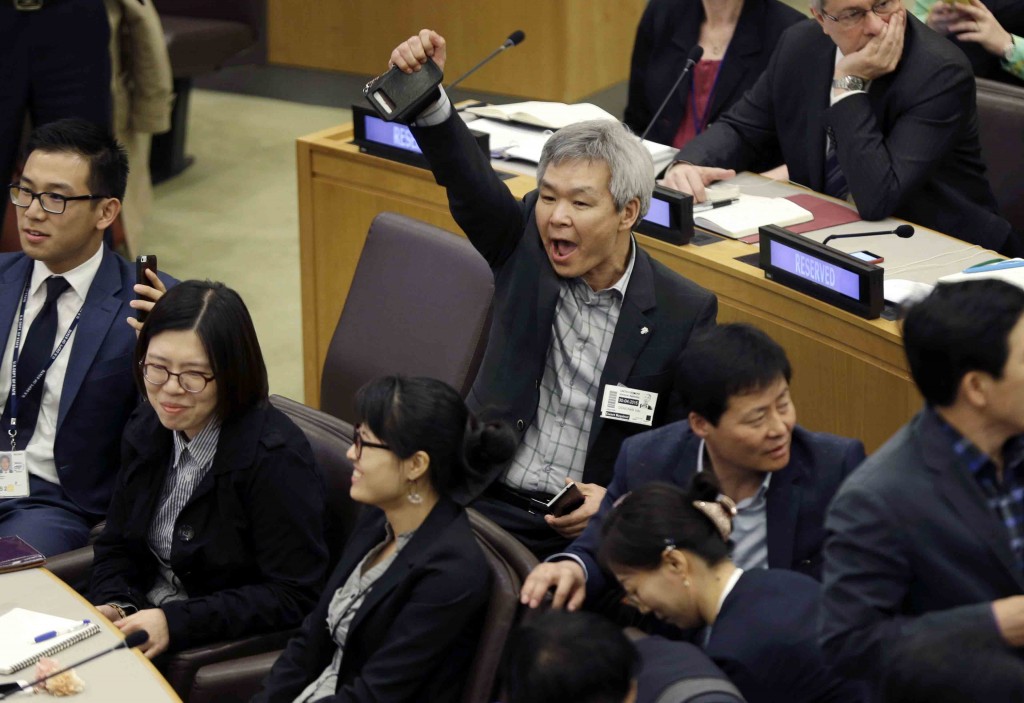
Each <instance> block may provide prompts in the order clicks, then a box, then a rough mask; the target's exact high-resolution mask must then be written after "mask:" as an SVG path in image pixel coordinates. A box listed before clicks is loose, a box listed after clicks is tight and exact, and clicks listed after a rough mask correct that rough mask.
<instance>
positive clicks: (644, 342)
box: [413, 113, 718, 494]
mask: <svg viewBox="0 0 1024 703" xmlns="http://www.w3.org/2000/svg"><path fill="white" fill-rule="evenodd" d="M413 133H414V135H415V137H416V141H417V142H418V143H419V145H420V147H421V148H422V149H423V153H424V155H425V156H426V157H427V159H428V160H429V162H430V165H431V168H432V169H433V172H434V176H435V178H436V179H437V182H438V183H439V184H440V185H442V186H444V187H445V188H446V189H447V190H448V202H449V205H450V207H451V211H452V215H453V216H454V217H455V221H456V222H458V223H459V226H460V227H462V229H463V231H465V232H466V234H467V236H468V237H469V239H470V241H471V242H472V243H473V246H475V247H476V249H477V250H478V251H479V252H480V253H481V254H482V255H483V257H484V258H485V259H487V261H488V263H489V264H490V266H491V269H492V270H493V271H494V308H493V313H492V321H491V329H490V332H489V335H488V338H487V348H486V350H485V351H484V357H483V360H482V361H481V363H480V370H479V372H478V373H477V377H476V380H475V381H474V383H473V386H472V388H471V389H470V392H469V397H468V398H467V401H466V402H467V404H468V405H469V406H470V408H471V409H472V410H473V412H475V413H477V414H478V415H481V416H482V417H483V418H485V419H487V420H504V421H505V422H508V423H509V424H510V425H511V426H512V427H514V428H515V430H516V431H517V432H518V435H519V438H520V439H522V436H523V435H524V434H525V433H526V429H527V428H528V427H529V425H530V423H531V422H533V417H534V415H535V413H536V412H537V404H538V402H539V400H540V380H541V376H543V374H544V362H545V360H546V358H547V353H548V347H549V346H550V345H551V325H552V321H553V319H554V314H555V306H556V304H557V303H558V296H559V290H560V287H559V286H560V282H559V280H560V279H559V277H558V275H557V274H556V273H555V271H554V269H553V268H552V267H551V263H550V261H548V258H547V254H546V253H545V252H544V245H543V243H542V242H541V239H540V233H539V232H538V230H537V221H536V218H535V216H534V206H535V205H536V202H537V191H533V192H531V193H529V194H528V195H527V196H526V198H524V200H523V201H522V202H520V201H517V200H516V199H515V198H514V197H513V196H512V194H511V193H510V192H509V190H508V188H507V187H506V186H505V184H504V183H502V182H501V180H499V179H498V177H497V176H496V175H495V174H494V170H493V169H492V168H491V164H490V161H489V160H488V159H487V157H486V155H484V154H483V153H482V152H481V151H480V148H479V147H478V146H477V145H476V143H475V142H474V141H473V139H472V137H471V135H470V133H469V130H468V129H467V128H466V126H465V124H464V123H463V122H462V120H461V119H460V118H459V117H458V116H457V115H455V114H454V113H453V114H452V115H451V116H450V117H449V118H448V120H446V121H445V122H444V123H442V124H440V125H438V126H435V127H417V128H413ZM717 310H718V302H717V300H716V298H715V296H714V295H712V294H711V293H709V292H708V291H706V290H704V289H703V288H701V287H700V286H698V285H697V284H695V283H693V282H691V281H688V280H686V279H685V278H683V277H681V276H680V275H679V274H677V273H674V272H672V271H670V270H669V269H668V268H666V267H665V266H663V265H662V264H659V263H658V262H656V261H654V260H653V259H651V257H650V256H648V254H647V253H646V252H645V251H644V250H643V249H641V248H640V247H639V246H638V247H637V249H636V260H635V262H634V264H633V273H632V276H631V278H630V280H629V286H628V288H627V289H626V296H625V298H624V299H623V301H622V309H621V312H620V314H619V322H618V325H617V326H616V328H615V334H614V336H613V338H612V343H611V347H610V348H609V350H608V358H607V360H606V361H605V365H604V369H603V371H602V373H601V381H600V389H601V390H600V391H599V393H603V392H604V387H605V386H607V385H609V384H610V385H613V386H614V385H616V384H619V383H621V384H624V385H626V386H629V387H630V388H638V389H643V390H649V391H654V392H656V393H658V394H659V396H658V403H657V407H656V408H655V413H654V418H653V422H654V424H655V425H662V424H664V423H665V422H668V421H670V420H672V419H678V417H681V416H682V414H683V410H682V408H681V406H680V403H679V401H678V399H677V398H676V399H673V397H672V396H673V393H672V390H673V382H674V376H675V365H676V360H677V358H678V357H679V355H680V353H681V352H682V351H683V348H684V347H685V346H686V343H687V341H688V340H689V339H690V335H691V334H692V333H693V331H694V330H695V329H698V328H699V327H701V326H703V325H710V324H714V321H715V315H716V313H717ZM598 401H600V395H599V396H598ZM643 429H645V428H644V427H643V426H642V425H636V424H633V423H627V422H620V421H616V420H605V419H603V418H601V417H600V412H599V411H595V412H594V416H593V420H592V422H591V426H590V443H589V445H588V447H587V459H586V464H585V468H584V474H583V480H584V481H586V482H588V483H600V484H602V485H604V484H607V483H608V481H609V480H610V479H611V475H612V465H613V464H614V462H615V457H616V455H617V454H618V453H619V446H620V445H621V444H622V440H624V439H625V438H626V437H628V436H630V435H633V434H636V433H637V432H640V431H642V430H643ZM502 468H503V467H502V466H500V465H499V466H495V467H494V468H493V470H492V471H491V472H490V473H489V474H488V475H487V477H486V480H485V481H484V482H481V483H480V484H479V485H477V486H476V487H475V493H476V494H479V493H481V492H483V490H484V488H486V486H487V485H488V484H490V483H491V482H492V481H494V479H495V478H497V476H498V474H500V473H501V471H502Z"/></svg>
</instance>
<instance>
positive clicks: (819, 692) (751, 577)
mask: <svg viewBox="0 0 1024 703" xmlns="http://www.w3.org/2000/svg"><path fill="white" fill-rule="evenodd" d="M820 600H821V587H820V585H819V584H818V582H817V581H815V580H814V579H812V578H809V577H807V576H804V575H803V574H797V573H794V572H792V571H784V570H776V569H768V570H765V569H755V570H753V571H744V572H743V574H742V575H741V576H740V578H739V580H738V581H737V582H736V586H735V587H734V588H733V589H732V592H730V593H729V595H728V596H726V598H725V601H724V602H723V603H722V609H721V610H720V611H719V613H718V618H717V619H716V620H715V624H714V625H713V626H712V627H711V636H710V637H709V639H708V642H707V645H706V646H705V647H704V651H705V652H707V655H708V656H709V657H711V659H712V660H714V662H715V663H716V664H718V666H720V667H722V671H724V672H725V673H726V674H727V675H728V676H729V679H730V680H732V682H733V683H734V684H736V687H737V688H739V689H740V692H741V693H743V696H744V698H746V699H747V703H826V702H829V703H839V702H840V701H842V702H843V703H860V702H861V701H863V700H865V694H866V692H865V690H864V688H863V686H862V684H860V683H857V682H853V681H844V680H843V679H841V678H840V677H839V676H838V675H837V674H836V673H835V671H833V670H832V669H831V668H830V667H829V666H828V665H827V664H826V663H825V657H824V654H823V653H822V651H821V649H820V648H819V647H818V640H817V636H816V628H815V622H816V621H817V617H818V607H819V602H820Z"/></svg>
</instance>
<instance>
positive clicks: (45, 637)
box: [32, 620, 90, 644]
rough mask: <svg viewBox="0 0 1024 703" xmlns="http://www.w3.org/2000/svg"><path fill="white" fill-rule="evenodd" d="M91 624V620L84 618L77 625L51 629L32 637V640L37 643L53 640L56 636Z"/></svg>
mask: <svg viewBox="0 0 1024 703" xmlns="http://www.w3.org/2000/svg"><path fill="white" fill-rule="evenodd" d="M89 624H90V621H89V620H83V621H82V622H80V623H78V624H77V625H74V626H73V627H66V628H64V629H63V630H50V631H49V632H44V633H43V634H41V635H36V636H35V637H33V638H32V641H33V642H34V643H35V644H39V643H40V642H45V641H46V640H52V639H53V638H54V637H60V636H61V635H70V634H71V633H72V632H78V631H79V630H82V629H84V628H86V627H89Z"/></svg>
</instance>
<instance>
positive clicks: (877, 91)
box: [665, 0, 1024, 256]
mask: <svg viewBox="0 0 1024 703" xmlns="http://www.w3.org/2000/svg"><path fill="white" fill-rule="evenodd" d="M811 13H812V14H813V15H814V20H815V21H816V23H817V24H815V23H812V22H803V23H800V24H797V25H794V26H793V27H791V28H790V29H788V30H787V31H786V33H785V34H784V35H783V37H782V38H781V39H780V40H779V43H778V45H777V47H776V49H775V53H774V55H773V56H772V59H771V61H770V62H769V65H768V68H767V69H766V70H765V72H764V73H763V74H762V75H761V78H760V79H759V80H758V82H757V83H756V84H755V85H754V87H753V88H751V89H750V90H749V91H747V93H746V95H745V96H744V97H743V99H742V100H740V101H739V102H738V103H736V104H735V105H734V106H733V107H732V108H731V109H730V110H729V111H728V112H726V113H725V114H724V115H723V116H722V117H721V119H719V120H718V122H716V123H715V124H713V125H711V126H710V127H709V128H708V129H707V130H706V131H704V132H703V133H701V135H700V136H699V137H698V138H697V139H694V140H693V141H691V142H690V143H688V144H687V145H686V146H684V147H683V148H682V149H681V150H680V151H679V153H678V155H677V156H676V159H677V161H676V163H675V164H673V165H672V166H671V167H670V168H669V170H668V171H667V172H666V175H665V184H666V185H668V186H670V187H672V188H677V189H679V190H681V191H684V192H687V193H693V194H694V196H695V198H696V200H698V201H702V200H704V199H705V192H704V187H705V186H707V185H709V184H710V183H712V182H714V181H716V180H720V179H722V178H728V177H730V176H732V175H733V171H740V170H745V169H748V168H749V166H750V164H752V163H754V162H755V161H756V162H762V161H764V157H765V155H766V154H773V155H775V156H777V157H778V159H779V160H780V161H784V162H785V163H786V165H787V166H788V169H789V178H790V180H792V181H794V182H796V183H800V184H802V185H805V186H807V187H809V188H812V189H814V190H816V191H819V192H822V193H825V194H827V195H831V196H834V197H837V198H842V199H850V200H852V201H853V202H854V203H855V204H856V206H857V209H858V211H859V213H860V215H861V217H862V218H864V219H865V220H879V219H882V218H884V217H889V216H895V217H900V218H903V219H906V220H910V221H911V222H916V223H919V224H922V225H924V226H926V227H930V228H932V229H936V230H938V231H940V232H944V233H946V234H949V235H951V236H954V237H959V238H960V239H963V240H966V241H968V242H972V243H974V244H979V245H981V246H983V247H986V248H988V249H993V250H996V251H999V252H1002V253H1004V254H1007V255H1010V256H1015V255H1018V254H1021V253H1024V245H1022V243H1021V240H1020V237H1019V235H1018V234H1016V233H1014V232H1013V231H1012V229H1011V227H1010V223H1009V222H1007V221H1006V220H1004V219H1003V218H1002V217H1000V216H999V215H998V214H997V213H996V202H995V197H994V196H993V194H992V190H991V188H990V187H989V184H988V181H987V180H986V178H985V165H984V163H983V161H982V158H981V146H980V143H979V141H978V116H977V109H976V105H975V85H974V76H973V74H972V72H971V66H970V63H969V62H968V61H967V59H966V57H965V56H964V55H963V52H961V51H960V50H959V49H957V48H956V47H955V46H953V45H952V44H951V43H950V42H949V41H945V40H944V38H943V37H940V36H938V35H936V34H935V33H934V32H932V31H930V30H929V29H928V28H927V27H926V26H925V25H923V24H921V22H919V21H918V20H917V19H916V18H914V17H913V16H908V15H907V12H906V11H905V10H904V9H903V5H902V3H901V2H900V0H881V1H879V0H812V6H811ZM718 167H721V168H718Z"/></svg>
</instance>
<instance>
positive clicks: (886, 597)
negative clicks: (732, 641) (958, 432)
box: [820, 409, 1024, 678]
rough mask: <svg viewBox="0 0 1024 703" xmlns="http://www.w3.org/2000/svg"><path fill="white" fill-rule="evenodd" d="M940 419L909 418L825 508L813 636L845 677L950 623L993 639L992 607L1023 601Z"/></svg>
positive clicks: (995, 522) (880, 664)
mask: <svg viewBox="0 0 1024 703" xmlns="http://www.w3.org/2000/svg"><path fill="white" fill-rule="evenodd" d="M939 422H940V420H939V418H938V416H937V415H936V414H935V412H934V411H933V410H930V409H926V410H924V411H923V412H921V413H918V414H917V415H916V416H915V417H914V418H913V419H912V420H911V421H910V423H909V424H907V425H906V426H904V427H903V428H902V429H900V431H899V432H897V433H896V434H895V435H893V437H892V438H891V439H890V440H889V441H888V442H886V443H885V445H884V446H883V447H882V448H881V449H879V450H878V451H877V452H876V453H875V454H873V455H872V456H871V458H869V459H868V460H867V461H866V462H864V464H863V466H862V467H861V468H860V469H859V470H858V471H857V472H856V473H855V474H854V475H853V476H852V477H850V480H849V481H847V482H846V483H845V484H844V485H843V487H842V489H841V490H840V491H839V493H838V494H837V495H836V498H835V501H834V502H833V504H832V506H831V508H829V512H828V518H827V520H826V523H825V527H826V529H827V531H828V538H827V540H826V543H825V577H824V583H823V587H824V598H823V609H822V618H821V628H820V629H821V640H822V645H823V647H824V649H825V652H826V654H827V655H829V657H830V658H831V659H832V660H833V661H834V662H835V663H836V665H837V666H838V667H840V668H841V669H842V670H844V671H846V672H847V673H848V674H849V675H851V676H859V677H864V678H869V677H873V676H876V675H880V674H881V672H882V670H883V669H884V667H885V665H886V664H887V655H888V653H889V649H890V647H891V644H890V643H892V642H893V641H896V640H901V639H903V638H906V637H909V636H912V635H916V634H918V633H920V632H929V631H941V629H942V628H944V627H948V626H949V623H954V622H955V623H957V626H958V629H959V631H960V632H962V633H963V637H964V638H965V639H968V640H988V641H998V639H999V633H998V630H997V629H996V624H995V620H994V619H993V616H992V608H991V602H992V601H994V600H997V599H999V598H1006V597H1008V596H1016V595H1021V594H1024V574H1022V573H1021V570H1020V569H1019V568H1018V567H1017V566H1016V564H1015V560H1014V557H1013V553H1012V552H1011V550H1010V540H1009V535H1008V534H1007V531H1006V527H1005V526H1004V525H1003V523H1002V522H1001V521H1000V520H999V519H998V518H997V517H996V516H995V514H994V513H993V512H992V511H991V510H990V509H989V508H988V505H987V503H986V501H985V497H984V494H983V493H982V491H981V488H980V487H979V486H978V484H977V482H976V481H975V479H974V477H973V476H971V475H969V474H968V473H967V472H966V471H963V470H961V469H960V468H959V467H958V466H957V465H956V464H955V463H954V461H955V460H954V457H953V452H952V448H951V447H950V443H949V440H948V439H947V437H946V436H945V434H943V430H942V428H941V426H940V424H939Z"/></svg>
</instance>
